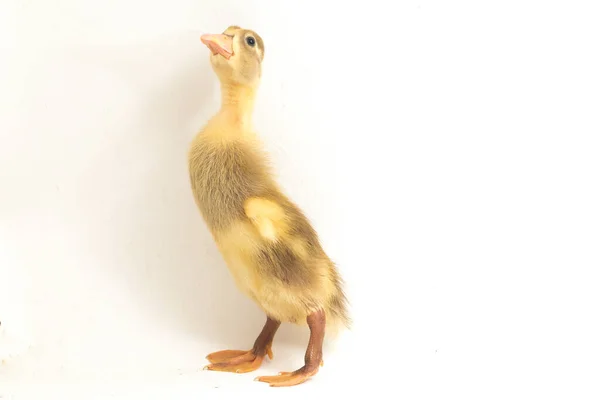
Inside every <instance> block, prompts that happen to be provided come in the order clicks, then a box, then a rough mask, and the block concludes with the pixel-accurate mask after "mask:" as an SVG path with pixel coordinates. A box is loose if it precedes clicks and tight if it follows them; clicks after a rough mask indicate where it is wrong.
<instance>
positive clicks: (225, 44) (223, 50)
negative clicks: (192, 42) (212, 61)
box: [200, 34, 233, 60]
mask: <svg viewBox="0 0 600 400" xmlns="http://www.w3.org/2000/svg"><path fill="white" fill-rule="evenodd" d="M200 40H201V41H202V43H204V44H205V45H206V47H208V48H209V49H210V51H212V53H213V54H220V55H222V56H223V57H225V58H226V59H228V60H229V58H230V57H231V56H232V55H233V38H232V37H231V36H228V35H223V34H221V35H202V36H201V37H200Z"/></svg>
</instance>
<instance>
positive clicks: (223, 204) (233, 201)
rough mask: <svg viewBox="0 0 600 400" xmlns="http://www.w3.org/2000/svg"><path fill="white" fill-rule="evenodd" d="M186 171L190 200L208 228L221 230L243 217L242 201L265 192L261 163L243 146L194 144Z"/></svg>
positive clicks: (232, 144)
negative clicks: (192, 199)
mask: <svg viewBox="0 0 600 400" xmlns="http://www.w3.org/2000/svg"><path fill="white" fill-rule="evenodd" d="M188 167H189V174H190V181H191V187H192V191H193V194H194V198H195V201H196V204H197V206H198V208H199V209H200V212H201V213H202V216H203V217H204V219H205V221H206V222H207V224H208V226H209V228H211V229H213V230H214V229H217V230H222V229H225V228H228V227H230V226H231V224H232V223H233V222H235V221H238V220H239V219H240V218H243V217H244V207H243V206H244V201H245V200H246V199H247V198H249V197H252V196H260V195H261V194H263V193H264V192H265V191H266V190H267V188H266V186H267V182H266V179H265V176H264V171H263V170H262V162H261V160H260V159H259V158H258V157H257V156H256V155H255V154H253V152H252V150H251V149H249V148H248V146H246V145H244V143H228V144H221V145H215V144H213V143H211V142H209V141H207V140H197V141H195V142H194V143H193V144H192V146H191V148H190V152H189V157H188Z"/></svg>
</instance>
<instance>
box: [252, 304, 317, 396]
mask: <svg viewBox="0 0 600 400" xmlns="http://www.w3.org/2000/svg"><path fill="white" fill-rule="evenodd" d="M306 321H307V322H308V327H309V328H310V339H309V341H308V347H307V349H306V354H305V356H304V366H303V367H302V368H300V369H298V370H296V371H294V372H280V373H279V375H277V376H259V377H258V378H256V379H255V380H257V381H260V382H266V383H268V384H270V386H294V385H298V384H300V383H303V382H305V381H306V380H308V379H309V378H310V377H311V376H313V375H315V374H316V373H317V372H318V371H319V367H320V366H322V365H323V339H324V337H325V313H324V312H323V311H317V312H315V313H312V314H310V315H309V316H308V317H307V318H306Z"/></svg>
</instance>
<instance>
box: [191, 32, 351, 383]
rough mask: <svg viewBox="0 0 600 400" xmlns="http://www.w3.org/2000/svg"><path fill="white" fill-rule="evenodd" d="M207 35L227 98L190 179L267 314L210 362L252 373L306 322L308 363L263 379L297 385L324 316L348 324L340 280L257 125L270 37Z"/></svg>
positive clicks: (194, 153)
mask: <svg viewBox="0 0 600 400" xmlns="http://www.w3.org/2000/svg"><path fill="white" fill-rule="evenodd" d="M201 40H202V43H204V44H205V45H206V46H207V47H208V48H209V49H210V53H211V54H210V62H211V65H212V68H213V70H214V72H215V73H216V75H217V77H218V78H219V80H220V82H221V94H222V104H221V109H220V110H219V112H218V113H217V114H216V115H214V116H213V117H212V118H211V119H210V120H209V121H208V123H207V124H206V126H205V127H204V129H203V130H202V131H201V132H200V133H198V135H197V136H196V137H195V138H194V140H193V142H192V144H191V147H190V151H189V158H188V162H189V173H190V180H191V186H192V190H193V193H194V198H195V201H196V205H197V206H198V208H199V210H200V213H201V215H202V217H203V219H204V221H205V222H206V224H207V226H208V228H209V230H210V232H211V234H212V236H213V238H214V240H215V242H216V244H217V246H218V248H219V251H220V252H221V254H222V256H223V258H224V260H225V263H226V264H227V266H228V268H229V271H230V273H231V275H232V276H233V278H234V280H235V283H236V285H237V287H238V288H239V289H240V290H241V291H243V292H244V293H245V294H246V295H247V296H248V297H250V298H251V299H252V300H253V301H254V302H256V304H258V306H259V307H260V308H261V309H262V310H264V312H265V313H266V316H267V320H266V323H265V325H264V328H263V329H262V331H261V332H260V334H259V336H258V338H257V339H256V341H255V343H254V346H253V348H252V349H251V350H247V351H246V350H224V351H219V352H216V353H211V354H209V355H208V356H207V359H208V360H209V361H210V363H211V364H209V365H208V366H207V367H206V368H205V369H209V370H213V371H228V372H237V373H244V372H250V371H254V370H256V369H258V368H259V367H260V365H261V363H262V361H263V359H264V357H265V355H268V356H269V358H272V357H273V353H272V351H271V344H272V342H273V338H274V336H275V333H276V331H277V329H278V328H279V326H280V324H281V323H282V322H288V323H295V324H306V325H308V328H309V329H310V340H309V343H308V347H307V350H306V355H305V358H304V362H305V364H304V366H303V367H302V368H300V369H298V370H296V371H294V372H288V373H282V374H280V375H278V376H261V377H258V378H257V380H259V381H262V382H267V383H269V384H270V385H271V386H291V385H296V384H299V383H302V382H304V381H306V380H307V379H309V378H310V377H311V376H314V375H315V374H316V373H317V372H318V370H319V367H320V366H321V365H322V362H323V359H322V358H323V351H322V345H323V339H324V336H325V329H326V324H327V329H328V330H329V329H331V328H336V327H343V326H345V327H349V324H350V320H349V318H348V314H347V309H346V307H347V305H346V303H347V301H346V297H345V295H344V292H343V289H342V280H341V277H340V275H339V273H338V271H337V269H336V267H335V265H334V263H333V262H332V261H331V260H330V259H329V257H328V256H327V254H326V253H325V251H324V250H323V248H322V247H321V244H320V243H319V238H318V236H317V233H316V232H315V230H314V229H313V227H312V226H311V224H310V222H309V221H308V219H307V218H306V217H305V216H304V214H303V213H302V211H301V210H300V209H299V208H298V206H296V205H295V204H294V203H293V202H292V201H291V200H290V199H289V198H287V197H286V195H285V194H284V193H283V192H282V190H281V189H280V188H279V186H278V185H277V183H276V182H275V180H274V178H273V175H272V173H271V170H270V166H269V163H268V160H267V156H266V154H265V153H264V152H263V149H262V145H261V143H260V141H259V139H258V137H257V136H256V133H255V132H254V130H253V128H252V112H253V105H254V100H255V96H256V92H257V89H258V86H259V82H260V79H261V64H262V61H263V58H264V52H265V47H264V42H263V39H262V38H261V37H260V36H259V35H258V34H257V33H256V32H254V31H252V30H247V29H242V28H240V27H239V26H230V27H228V28H227V29H226V30H225V31H224V32H223V33H222V34H214V35H203V36H202V38H201Z"/></svg>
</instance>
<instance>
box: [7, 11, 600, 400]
mask: <svg viewBox="0 0 600 400" xmlns="http://www.w3.org/2000/svg"><path fill="white" fill-rule="evenodd" d="M595 3H597V2H594V1H587V2H584V1H562V2H559V1H555V2H552V1H537V2H536V1H497V2H483V1H442V0H439V1H427V0H421V1H417V0H409V1H404V2H399V3H397V4H395V5H393V4H392V2H389V3H388V2H384V1H374V0H371V1H368V2H361V3H356V4H353V5H352V4H349V3H348V2H345V3H344V5H341V3H340V5H337V4H336V3H334V2H331V1H324V0H321V1H306V0H304V1H302V2H300V1H298V2H291V1H289V2H282V1H277V2H276V1H251V0H246V1H243V2H238V1H233V0H229V1H225V0H221V1H210V2H209V1H203V0H194V1H192V0H170V1H168V2H166V1H165V2H156V3H152V2H148V1H140V0H122V1H102V2H100V1H91V0H86V1H75V0H61V1H57V2H49V1H43V0H30V1H25V0H20V1H17V0H13V1H11V0H3V1H2V2H1V3H0V44H1V51H2V52H1V54H0V57H1V58H0V188H1V196H0V263H1V264H0V291H1V296H0V301H1V302H0V314H2V313H4V314H3V315H4V316H3V315H0V318H3V319H0V320H2V321H3V323H4V324H5V325H6V324H9V323H11V321H12V323H13V324H14V325H13V326H15V327H25V326H29V328H23V329H22V330H21V331H19V330H18V329H17V328H15V331H19V332H25V333H26V332H29V333H30V334H31V343H32V344H33V347H32V348H31V350H30V351H29V352H26V353H25V354H23V355H22V356H21V357H18V358H14V359H13V360H11V361H10V362H9V363H8V364H7V365H4V366H2V367H0V395H1V394H2V393H4V394H8V393H12V391H14V393H17V392H18V391H21V393H25V392H28V393H30V394H32V395H34V394H33V393H34V391H35V390H43V393H46V394H48V393H50V391H51V390H52V389H56V388H58V386H56V385H57V384H69V385H70V386H68V388H69V390H80V393H86V395H85V398H89V397H90V396H91V394H90V393H92V394H93V393H96V394H99V395H100V394H102V393H104V394H108V393H113V394H123V393H125V390H126V388H129V389H131V390H132V391H133V392H132V393H137V394H141V393H143V394H144V397H146V398H147V397H148V396H149V395H152V394H154V395H157V394H158V393H160V392H159V390H160V389H161V388H162V389H163V390H168V392H165V393H169V396H170V398H172V396H174V395H175V393H180V394H182V395H187V397H188V398H196V397H195V396H197V393H198V391H200V390H203V389H212V388H214V387H219V389H220V390H221V391H222V390H226V389H227V388H231V387H237V388H243V389H244V391H245V393H249V392H248V391H250V390H253V391H263V392H269V391H270V390H276V389H271V388H268V386H267V385H265V384H261V383H258V382H254V381H253V380H252V379H253V378H254V377H255V376H257V375H259V374H263V375H264V374H273V373H277V372H279V371H285V370H292V369H296V368H298V367H300V366H301V365H302V362H303V356H304V350H305V346H306V340H307V338H308V333H307V332H305V331H304V330H303V329H301V328H297V327H291V326H284V327H283V328H282V329H281V330H280V332H279V334H278V336H277V337H276V340H275V345H274V352H275V359H274V360H273V361H271V362H268V363H265V364H264V366H263V368H261V370H260V371H258V372H256V373H250V374H247V375H232V374H224V373H214V372H208V371H202V370H201V368H202V367H203V366H204V365H205V364H206V360H204V356H205V355H206V354H207V353H209V352H212V351H215V350H221V349H224V348H236V349H244V348H249V347H250V346H251V345H252V343H253V341H254V339H255V337H256V335H257V333H258V332H259V331H260V329H261V327H262V324H263V322H264V316H263V315H262V313H261V312H260V311H259V310H258V309H257V307H256V306H255V305H254V304H252V303H251V302H250V301H249V300H247V299H246V298H245V297H243V296H242V295H241V294H240V293H238V292H237V290H236V289H235V287H234V285H233V282H232V280H231V279H230V278H229V276H228V273H227V271H226V269H225V266H224V264H223V262H222V261H221V258H220V256H219V254H218V252H217V250H216V248H215V246H214V244H213V243H212V241H211V240H210V238H209V235H208V233H207V230H206V228H205V227H204V225H203V223H202V221H201V218H200V216H199V214H198V212H197V210H196V208H195V205H194V203H193V199H192V196H191V192H190V189H189V184H188V177H187V169H186V168H187V165H186V153H187V148H188V144H189V142H190V140H191V139H192V137H193V136H194V135H195V134H196V132H197V131H198V130H199V129H200V128H201V127H202V124H203V123H204V122H205V121H206V119H207V118H209V117H210V116H211V115H212V114H213V113H214V112H215V111H216V110H217V108H218V101H219V93H218V83H217V80H216V77H215V76H214V74H213V73H212V71H211V70H210V67H209V63H208V51H207V49H206V48H205V47H204V46H203V45H202V44H201V43H200V41H199V36H200V34H201V33H207V32H211V33H212V32H221V31H222V30H224V29H225V28H226V27H227V26H228V25H232V24H237V25H242V26H244V27H248V28H252V29H255V30H256V31H258V32H259V34H261V35H262V37H263V39H264V40H265V43H266V58H265V62H264V77H263V82H262V86H261V88H260V92H259V99H258V104H257V109H256V117H255V122H256V127H257V129H258V131H259V132H260V134H261V136H262V137H263V138H264V141H265V142H266V144H267V146H268V149H269V151H270V152H271V154H272V158H273V161H274V163H275V164H276V166H277V170H278V174H279V180H280V182H281V183H282V185H283V186H284V188H285V189H286V191H287V192H288V194H289V195H290V196H291V197H292V198H293V199H294V200H295V201H296V202H297V203H298V204H299V205H301V206H302V207H303V209H304V210H305V211H306V213H307V214H308V216H309V217H310V218H311V220H312V221H313V223H314V225H315V226H316V228H317V230H318V231H319V232H320V235H321V237H322V240H323V243H324V245H325V247H326V249H327V251H328V252H329V254H330V255H331V257H332V258H333V259H334V260H335V261H336V262H337V263H338V265H339V268H340V270H341V272H342V274H343V276H344V277H345V279H346V281H347V290H348V295H349V297H350V301H351V303H352V316H353V318H354V320H355V324H354V329H353V330H352V331H351V332H348V333H346V334H344V335H343V336H342V337H341V338H340V339H339V340H338V342H336V343H333V344H330V345H328V347H327V352H326V354H325V367H324V368H323V369H322V370H321V372H320V373H319V374H318V375H317V376H316V377H315V378H314V379H312V380H311V381H310V382H309V383H307V384H305V385H302V386H298V387H296V388H293V389H291V390H289V391H288V393H293V392H297V391H300V392H302V391H304V392H305V391H308V390H315V389H316V390H319V391H323V390H329V389H331V388H332V389H334V390H336V393H341V392H340V391H342V390H344V389H349V390H352V391H355V390H356V389H366V390H374V389H375V388H385V389H391V390H393V392H394V393H395V394H396V395H397V397H399V398H407V399H408V398H410V399H433V398H438V399H441V398H444V399H451V398H457V399H458V398H460V399H467V398H468V399H506V398H511V399H516V398H518V399H533V398H550V397H549V396H551V397H553V398H564V399H566V398H569V399H571V398H573V399H575V398H576V399H592V398H595V399H597V398H598V395H599V394H600V388H599V386H598V376H600V375H599V374H600V345H599V344H598V340H599V338H600V328H599V324H598V315H599V313H598V307H599V306H600V291H599V284H600V281H599V279H598V273H597V271H598V267H599V266H600V263H599V261H600V250H599V249H600V247H599V244H600V212H599V210H600V192H599V185H600V179H599V178H600V161H599V160H600V157H599V155H600V146H599V141H598V135H599V134H600V114H599V110H600V72H599V71H600V24H599V23H598V21H599V20H600V13H599V10H598V6H597V5H596V4H595ZM6 329H10V326H6ZM25 333H23V335H25ZM23 337H25V336H23ZM109 382H110V384H109ZM33 383H35V385H32V384H33ZM71 384H76V385H74V386H73V385H71ZM62 388H63V389H65V387H62ZM328 388H329V389H328ZM321 393H325V392H321ZM124 396H125V395H124ZM124 398H131V397H127V396H125V397H124ZM162 398H164V397H162Z"/></svg>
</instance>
